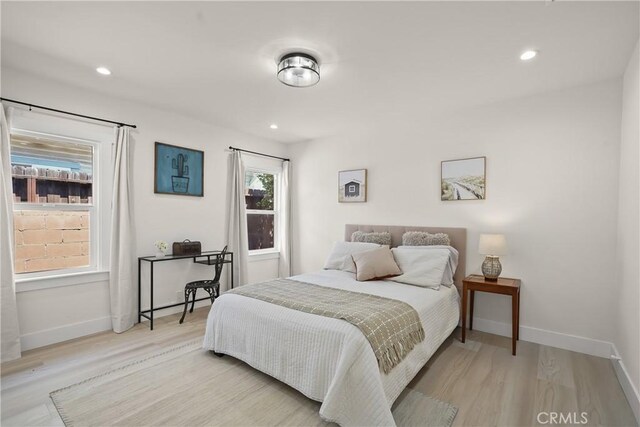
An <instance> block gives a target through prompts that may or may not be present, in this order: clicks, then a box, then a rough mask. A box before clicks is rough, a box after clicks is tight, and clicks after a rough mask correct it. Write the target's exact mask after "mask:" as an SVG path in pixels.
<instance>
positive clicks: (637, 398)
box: [611, 344, 640, 424]
mask: <svg viewBox="0 0 640 427" xmlns="http://www.w3.org/2000/svg"><path fill="white" fill-rule="evenodd" d="M611 355H612V356H613V357H612V358H611V363H612V364H613V369H614V370H615V371H616V375H617V376H618V381H619V382H620V385H621V386H622V390H623V391H624V395H625V396H626V397H627V401H629V405H630V406H631V410H632V411H633V415H635V417H636V422H637V423H638V424H640V393H638V389H636V386H635V385H634V384H633V381H631V377H630V376H629V372H627V368H626V367H625V366H624V361H623V360H622V359H621V358H620V353H618V349H617V347H616V345H615V344H611Z"/></svg>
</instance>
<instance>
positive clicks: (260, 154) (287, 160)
mask: <svg viewBox="0 0 640 427" xmlns="http://www.w3.org/2000/svg"><path fill="white" fill-rule="evenodd" d="M229 150H233V151H242V152H243V153H251V154H255V155H257V156H264V157H271V158H272V159H279V160H284V161H285V162H289V161H290V160H289V159H285V158H284V157H278V156H272V155H271V154H264V153H258V152H256V151H249V150H243V149H242V148H236V147H232V146H229Z"/></svg>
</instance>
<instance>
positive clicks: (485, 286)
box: [462, 274, 520, 356]
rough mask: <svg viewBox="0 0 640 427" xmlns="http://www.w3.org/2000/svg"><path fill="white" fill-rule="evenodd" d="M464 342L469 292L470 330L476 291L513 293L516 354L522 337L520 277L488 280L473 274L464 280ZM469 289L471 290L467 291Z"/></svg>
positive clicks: (512, 307)
mask: <svg viewBox="0 0 640 427" xmlns="http://www.w3.org/2000/svg"><path fill="white" fill-rule="evenodd" d="M462 285H463V286H462V342H464V340H465V333H466V329H467V294H468V293H469V292H470V293H471V295H470V298H471V299H470V301H469V302H470V307H469V330H470V331H471V330H473V300H474V294H475V291H480V292H489V293H492V294H501V295H511V328H512V333H511V353H512V354H513V355H514V356H515V355H516V341H517V340H519V339H520V279H509V278H506V277H499V278H498V280H497V281H492V280H486V279H485V278H484V276H479V275H476V274H473V275H471V276H468V277H465V279H464V280H463V281H462ZM467 291H469V292H467Z"/></svg>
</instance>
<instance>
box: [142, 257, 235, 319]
mask: <svg viewBox="0 0 640 427" xmlns="http://www.w3.org/2000/svg"><path fill="white" fill-rule="evenodd" d="M219 254H220V251H207V252H201V253H199V254H193V255H166V256H164V257H161V258H157V257H155V256H143V257H139V258H138V323H140V322H142V318H143V317H144V318H145V319H148V320H149V328H150V329H151V330H152V331H153V312H154V311H158V310H164V309H165V308H171V307H177V306H182V305H184V303H183V302H178V303H175V304H169V305H163V306H161V307H154V306H153V265H154V264H155V263H156V262H164V261H175V260H180V259H190V258H193V262H194V263H196V264H204V265H216V264H217V263H218V255H219ZM142 261H146V262H148V263H149V282H150V283H149V285H150V286H149V292H150V293H149V305H150V307H149V309H148V310H143V309H142ZM220 262H222V263H223V264H229V265H230V267H231V289H233V252H227V255H226V256H225V258H224V259H223V260H222V261H220ZM204 300H207V301H209V300H210V299H209V296H206V297H203V298H198V299H197V300H196V301H204Z"/></svg>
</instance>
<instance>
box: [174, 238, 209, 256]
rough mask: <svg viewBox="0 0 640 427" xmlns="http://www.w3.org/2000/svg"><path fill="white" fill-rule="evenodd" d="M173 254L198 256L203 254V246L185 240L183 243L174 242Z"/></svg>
mask: <svg viewBox="0 0 640 427" xmlns="http://www.w3.org/2000/svg"><path fill="white" fill-rule="evenodd" d="M172 252H173V255H196V254H199V253H201V252H202V245H201V244H200V242H192V241H191V240H189V239H185V240H184V241H182V242H173V248H172Z"/></svg>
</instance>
